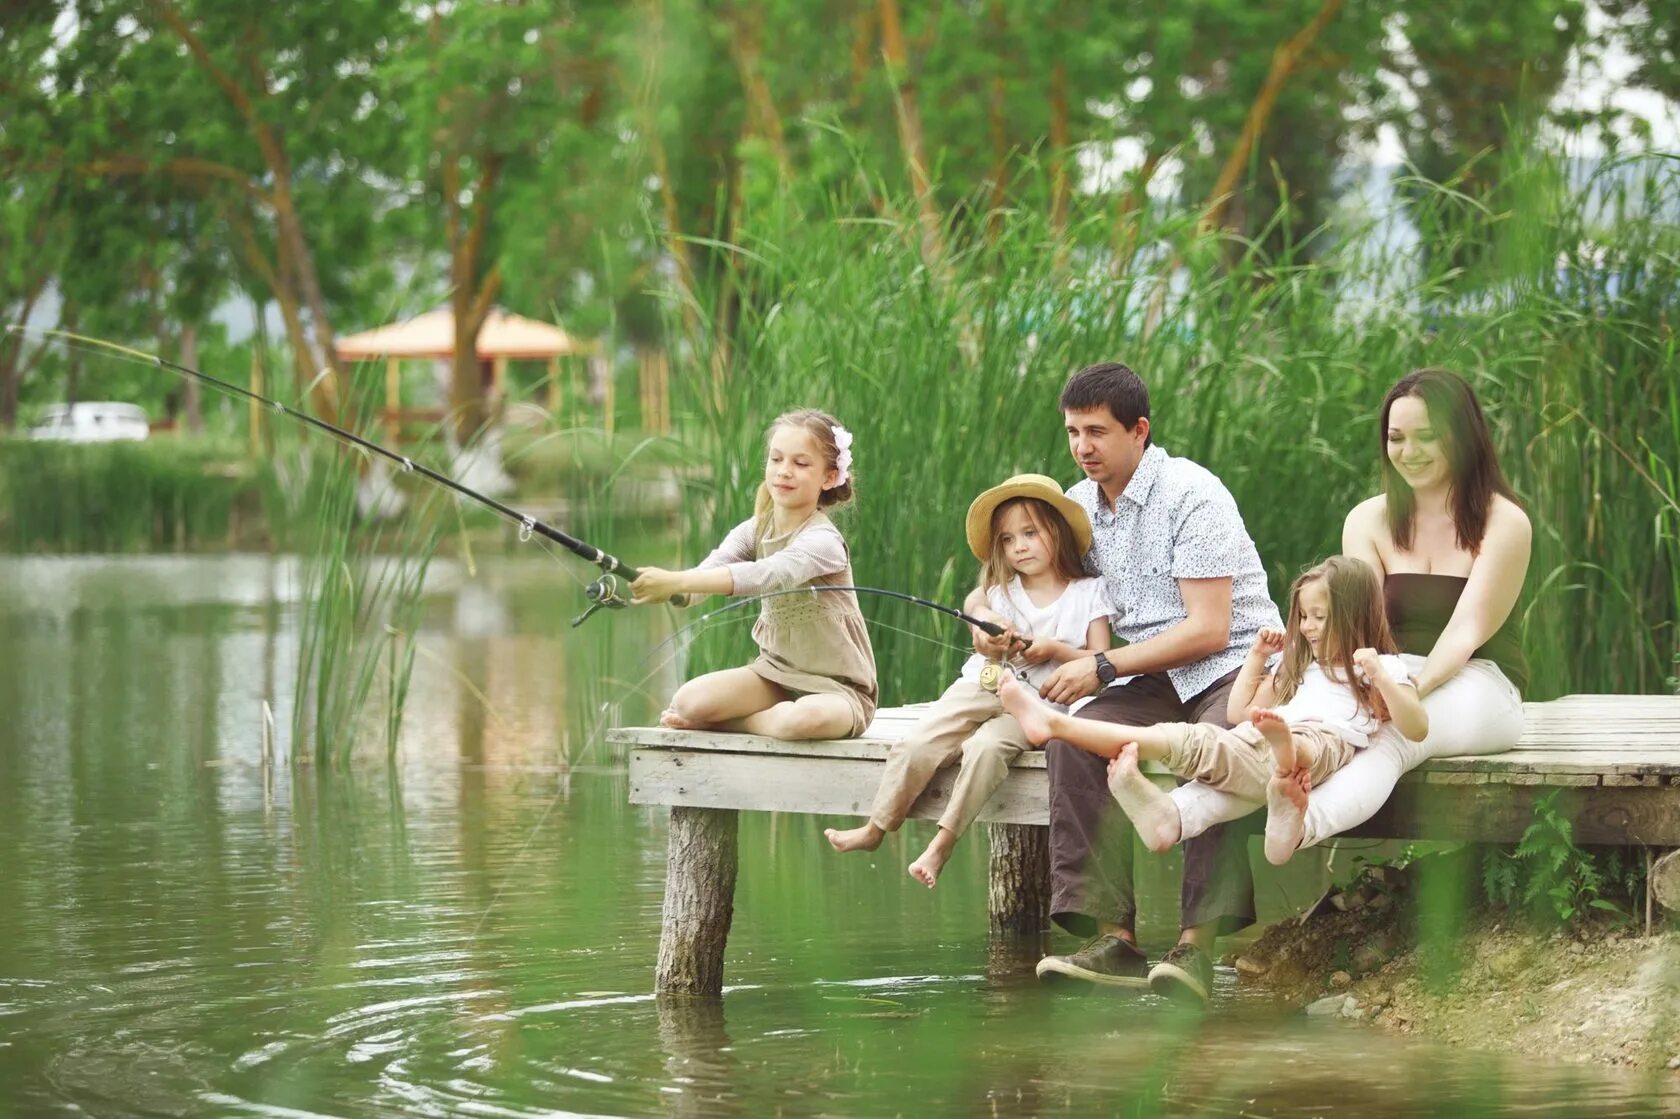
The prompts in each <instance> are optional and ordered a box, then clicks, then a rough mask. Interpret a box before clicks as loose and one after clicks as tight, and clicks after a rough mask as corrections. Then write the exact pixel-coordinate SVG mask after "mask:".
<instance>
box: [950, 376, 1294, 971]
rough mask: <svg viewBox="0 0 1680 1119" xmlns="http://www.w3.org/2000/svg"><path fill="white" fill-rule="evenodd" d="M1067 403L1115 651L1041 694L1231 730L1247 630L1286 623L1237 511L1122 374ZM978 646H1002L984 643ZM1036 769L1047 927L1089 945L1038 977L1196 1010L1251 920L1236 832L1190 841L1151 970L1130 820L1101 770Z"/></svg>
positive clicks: (1055, 762)
mask: <svg viewBox="0 0 1680 1119" xmlns="http://www.w3.org/2000/svg"><path fill="white" fill-rule="evenodd" d="M1061 407H1062V414H1063V416H1064V417H1065V419H1066V421H1067V434H1068V449H1069V450H1070V451H1072V452H1073V457H1074V461H1076V462H1077V463H1078V464H1079V466H1080V468H1081V469H1082V470H1084V472H1085V480H1084V481H1081V482H1078V483H1076V484H1075V485H1074V486H1073V487H1072V488H1070V489H1069V490H1068V491H1067V492H1068V496H1069V497H1071V498H1073V499H1074V500H1076V501H1078V502H1079V504H1080V505H1082V506H1084V508H1085V510H1086V512H1087V513H1089V514H1090V517H1091V526H1092V529H1093V532H1094V540H1093V545H1092V549H1091V551H1090V552H1089V553H1088V554H1087V555H1086V557H1085V566H1086V568H1087V569H1088V570H1089V571H1090V572H1091V573H1092V574H1093V575H1097V576H1099V577H1101V578H1102V579H1103V581H1104V582H1105V584H1106V585H1107V589H1108V592H1109V596H1110V598H1111V599H1112V600H1113V602H1114V603H1115V605H1116V607H1117V609H1118V613H1117V614H1115V616H1114V617H1113V618H1112V619H1111V624H1112V626H1113V630H1114V635H1115V636H1116V637H1117V638H1119V639H1120V640H1121V641H1123V642H1124V644H1122V645H1120V646H1119V647H1117V648H1113V649H1110V650H1108V651H1107V652H1106V653H1099V654H1097V655H1096V656H1093V657H1086V658H1084V659H1082V660H1076V661H1070V662H1068V663H1067V664H1064V665H1062V666H1061V668H1059V669H1058V670H1057V671H1056V673H1055V674H1054V675H1053V676H1051V678H1050V679H1049V680H1048V681H1046V682H1045V684H1044V686H1043V687H1042V688H1041V689H1040V691H1041V693H1042V694H1043V696H1044V698H1045V699H1047V700H1050V701H1051V702H1054V703H1063V704H1071V703H1074V702H1076V701H1078V700H1080V699H1083V698H1084V697H1087V696H1093V695H1094V696H1095V697H1096V698H1095V699H1092V700H1091V701H1090V703H1089V704H1087V705H1086V706H1084V707H1083V708H1081V709H1080V711H1079V714H1080V715H1082V716H1083V717H1085V718H1088V719H1103V720H1106V721H1109V722H1118V723H1126V724H1129V725H1132V726H1149V725H1152V724H1154V723H1159V722H1189V723H1196V722H1206V723H1217V724H1219V725H1220V726H1229V725H1230V723H1229V721H1228V720H1227V719H1226V718H1225V704H1226V699H1227V697H1228V696H1229V694H1230V690H1231V685H1232V684H1233V683H1234V682H1235V680H1236V677H1237V671H1238V670H1239V669H1240V668H1241V667H1242V663H1243V660H1244V659H1245V658H1246V657H1247V655H1248V650H1249V648H1250V646H1251V645H1252V644H1253V642H1254V636H1255V634H1256V633H1257V632H1258V631H1259V630H1260V629H1261V628H1262V627H1267V626H1270V627H1274V628H1278V629H1281V628H1282V627H1283V622H1282V620H1281V619H1280V618H1279V616H1278V610H1277V606H1276V605H1275V604H1273V602H1272V600H1271V598H1270V595H1269V593H1268V591H1267V587H1266V574H1265V571H1264V569H1263V568H1262V567H1261V566H1260V556H1259V554H1258V553H1257V552H1256V551H1255V547H1254V542H1253V541H1252V540H1251V539H1249V536H1248V530H1247V528H1246V527H1245V526H1244V525H1243V520H1242V514H1241V513H1239V512H1238V511H1237V504H1236V501H1235V500H1234V499H1233V498H1232V497H1231V494H1230V492H1229V491H1228V490H1226V488H1225V486H1224V485H1223V484H1222V483H1221V482H1220V481H1219V479H1218V478H1216V477H1214V475H1213V474H1212V473H1210V472H1209V471H1208V470H1206V469H1205V468H1203V467H1201V466H1198V465H1197V464H1196V463H1193V462H1191V461H1189V460H1188V459H1182V458H1174V457H1173V456H1172V455H1169V454H1168V453H1167V452H1166V451H1165V450H1163V449H1162V448H1160V447H1157V446H1154V445H1153V442H1152V440H1151V438H1150V426H1149V391H1148V389H1146V388H1145V387H1144V384H1143V381H1142V380H1141V379H1140V378H1139V377H1138V375H1137V374H1136V373H1134V372H1132V370H1131V369H1129V368H1127V367H1126V366H1124V365H1121V364H1119V363H1117V362H1116V363H1107V364H1102V365H1092V366H1088V367H1086V368H1085V369H1081V370H1080V371H1079V372H1077V373H1075V374H1074V375H1073V376H1072V377H1070V378H1068V382H1067V385H1066V386H1065V387H1064V388H1063V389H1062V398H1061ZM975 647H976V648H977V649H979V650H980V651H981V652H983V653H986V654H988V655H992V656H996V655H998V654H999V653H1000V652H1002V650H1003V644H1002V642H1000V641H993V640H992V639H989V638H987V637H986V636H985V634H983V633H981V632H979V631H976V633H975ZM1046 762H1047V765H1048V768H1049V776H1050V874H1051V899H1050V910H1051V916H1052V917H1053V918H1054V920H1055V921H1056V923H1057V924H1059V925H1061V926H1062V927H1063V928H1064V929H1067V930H1068V931H1069V932H1072V933H1076V934H1079V935H1082V936H1089V937H1091V939H1090V941H1089V942H1088V943H1086V944H1085V946H1084V947H1082V948H1081V949H1079V950H1078V951H1077V952H1074V953H1073V954H1072V955H1068V956H1047V957H1045V958H1044V959H1043V960H1041V961H1039V965H1038V975H1039V977H1040V978H1042V979H1045V980H1067V979H1074V980H1084V981H1086V982H1091V983H1100V984H1107V985H1111V986H1136V987H1141V986H1144V985H1146V984H1147V985H1148V986H1150V987H1152V988H1153V989H1154V990H1155V991H1156V992H1157V993H1160V994H1164V995H1169V996H1173V997H1178V998H1185V999H1193V1000H1195V1001H1198V1002H1202V1003H1205V1002H1206V1001H1207V999H1208V995H1209V993H1210V992H1211V990H1212V986H1213V963H1212V960H1211V958H1210V956H1209V952H1210V951H1211V949H1212V948H1213V942H1214V939H1215V938H1216V937H1218V936H1220V935H1223V934H1227V933H1231V932H1235V931H1236V930H1237V929H1240V928H1243V927H1244V926H1246V925H1249V924H1252V923H1253V921H1254V881H1253V878H1252V877H1251V875H1250V872H1249V867H1248V849H1247V832H1246V830H1244V828H1243V825H1242V824H1241V823H1240V822H1234V823H1232V824H1227V825H1224V826H1223V827H1221V828H1217V829H1213V830H1210V831H1208V832H1205V833H1203V834H1202V835H1200V836H1197V837H1196V838H1194V839H1191V840H1188V841H1186V842H1185V844H1184V885H1183V892H1182V894H1181V896H1180V927H1181V930H1182V931H1181V933H1180V937H1179V942H1178V944H1177V945H1176V946H1175V947H1173V948H1172V949H1171V950H1170V951H1168V952H1167V953H1166V955H1165V956H1164V957H1163V958H1162V959H1161V961H1160V962H1159V963H1157V964H1156V965H1155V966H1154V968H1150V967H1149V966H1148V958H1147V957H1146V956H1145V955H1144V954H1143V953H1142V952H1141V951H1140V950H1139V949H1138V947H1137V944H1136V939H1135V932H1134V930H1135V928H1136V917H1137V906H1136V901H1135V898H1134V895H1133V890H1132V858H1131V856H1132V829H1131V824H1130V822H1129V821H1128V820H1127V819H1126V816H1125V814H1124V813H1123V812H1121V811H1119V808H1118V806H1117V804H1116V803H1115V800H1114V798H1113V796H1112V795H1111V794H1110V793H1109V791H1108V783H1107V772H1106V763H1105V762H1104V761H1103V759H1101V758H1098V757H1096V756H1094V755H1092V754H1087V753H1085V752H1083V751H1081V750H1078V749H1076V748H1074V747H1072V746H1070V745H1068V744H1067V743H1065V742H1060V741H1052V742H1050V743H1049V744H1048V746H1047V748H1046ZM1228 829H1229V834H1227V832H1228Z"/></svg>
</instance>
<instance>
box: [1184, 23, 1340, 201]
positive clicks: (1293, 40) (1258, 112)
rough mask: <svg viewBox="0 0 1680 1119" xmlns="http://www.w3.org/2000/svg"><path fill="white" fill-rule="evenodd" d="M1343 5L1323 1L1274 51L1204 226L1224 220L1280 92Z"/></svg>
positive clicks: (1221, 174)
mask: <svg viewBox="0 0 1680 1119" xmlns="http://www.w3.org/2000/svg"><path fill="white" fill-rule="evenodd" d="M1341 8H1342V0H1324V5H1323V7H1321V8H1319V10H1318V14H1317V15H1316V16H1314V17H1313V20H1312V22H1311V23H1309V24H1307V25H1306V26H1305V27H1303V28H1301V30H1299V31H1297V32H1296V33H1295V34H1294V35H1292V36H1290V38H1289V39H1288V40H1287V41H1286V42H1284V43H1282V44H1280V45H1279V46H1278V48H1277V49H1276V50H1275V51H1273V52H1272V67H1271V70H1270V71H1268V72H1267V74H1266V80H1265V82H1264V83H1263V84H1262V85H1261V86H1260V94H1259V96H1257V97H1256V98H1255V99H1254V104H1253V105H1251V106H1249V110H1248V119H1246V120H1245V121H1243V126H1242V132H1241V134H1240V135H1238V137H1237V143H1236V146H1235V147H1233V148H1232V149H1231V154H1230V155H1229V156H1227V157H1226V159H1225V166H1224V167H1223V168H1221V169H1220V172H1219V179H1218V181H1216V182H1215V183H1214V184H1213V190H1212V192H1211V193H1209V195H1208V200H1207V204H1206V205H1205V206H1204V207H1203V210H1202V221H1201V225H1202V228H1203V229H1215V228H1218V227H1219V226H1220V225H1222V224H1223V223H1224V220H1225V209H1226V206H1227V205H1228V204H1229V202H1230V199H1231V193H1232V192H1233V191H1235V190H1236V188H1237V180H1238V179H1240V178H1241V177H1242V172H1243V168H1244V167H1245V166H1246V165H1247V164H1248V157H1249V153H1250V152H1252V151H1253V150H1254V146H1255V145H1256V144H1258V143H1259V142H1260V137H1261V136H1262V135H1263V134H1264V133H1265V131H1266V123H1267V122H1268V121H1269V120H1270V119H1271V116H1272V108H1273V106H1274V105H1276V104H1277V99H1278V94H1280V93H1282V92H1283V87H1284V86H1285V85H1287V84H1288V83H1289V79H1290V77H1291V75H1293V74H1294V73H1295V70H1296V69H1297V68H1298V67H1299V66H1300V64H1301V56H1302V55H1304V54H1306V53H1307V50H1308V49H1309V48H1310V47H1311V46H1312V45H1313V42H1314V41H1315V40H1316V39H1317V38H1318V36H1319V35H1320V34H1321V33H1322V32H1323V31H1324V29H1325V28H1326V27H1328V26H1329V25H1330V21H1331V20H1333V19H1335V18H1336V13H1337V12H1339V11H1341Z"/></svg>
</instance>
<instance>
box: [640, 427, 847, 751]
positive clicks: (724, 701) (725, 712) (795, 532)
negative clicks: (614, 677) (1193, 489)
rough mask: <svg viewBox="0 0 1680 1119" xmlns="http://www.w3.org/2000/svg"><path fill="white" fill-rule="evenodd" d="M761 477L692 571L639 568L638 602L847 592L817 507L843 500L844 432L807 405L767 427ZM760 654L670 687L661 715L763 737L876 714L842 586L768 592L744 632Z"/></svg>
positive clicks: (833, 531) (796, 734)
mask: <svg viewBox="0 0 1680 1119" xmlns="http://www.w3.org/2000/svg"><path fill="white" fill-rule="evenodd" d="M768 443H769V451H768V454H767V455H766V457H765V461H764V482H763V484H762V485H760V486H759V488H758V500H757V503H756V507H755V510H754V513H753V516H752V519H750V520H747V521H743V522H741V523H740V524H738V525H736V526H735V528H734V529H733V530H731V531H730V533H729V535H728V536H726V537H725V538H724V541H723V543H722V544H720V545H719V546H718V548H717V550H716V551H715V552H713V553H712V554H711V555H709V556H707V557H706V559H705V560H704V561H703V562H702V563H701V564H700V566H698V567H694V568H690V569H689V570H687V571H664V570H661V569H660V568H657V567H644V568H642V569H641V572H640V574H639V575H638V576H637V577H636V579H635V580H634V581H633V582H632V583H631V584H630V589H631V591H632V593H633V594H634V595H635V602H636V603H638V604H640V603H652V602H664V601H666V600H667V599H669V598H671V596H673V595H678V594H687V595H689V596H690V601H692V600H693V598H695V597H698V596H702V595H713V594H725V595H738V596H745V595H758V594H769V593H771V592H776V591H782V590H787V589H789V588H794V587H803V586H810V585H822V584H826V585H829V586H836V587H845V586H849V585H850V584H851V582H852V570H851V557H850V553H849V552H848V550H847V548H846V541H845V539H844V538H843V537H841V535H840V530H839V529H837V528H835V527H834V523H833V522H832V521H830V520H829V519H828V516H827V514H826V513H824V510H826V509H829V508H832V507H833V506H836V505H840V504H842V503H844V502H847V501H850V500H851V499H852V434H851V432H849V431H847V430H846V429H845V428H843V427H841V426H840V425H839V424H838V423H837V422H835V419H834V417H832V416H830V415H828V414H827V413H825V412H819V411H816V410H815V409H805V410H803V411H798V412H789V413H788V414H786V415H784V416H780V417H778V418H777V419H776V422H775V423H773V424H771V425H770V430H769V433H768ZM753 640H754V641H755V642H756V643H757V644H758V649H759V653H758V657H757V659H755V660H754V661H753V662H752V663H751V664H748V665H746V666H745V667H742V668H730V669H725V670H723V671H721V672H711V673H707V674H706V675H705V676H701V677H698V678H697V679H694V680H690V681H689V682H688V683H686V684H684V685H683V686H682V687H680V688H678V689H677V694H676V695H675V696H674V697H672V699H671V705H670V707H668V708H667V709H666V710H665V713H664V714H663V715H662V716H661V717H660V722H661V723H663V724H664V725H665V726H668V727H675V728H677V729H704V728H714V729H720V730H735V731H745V732H747V733H750V734H763V735H769V736H770V737H772V738H785V739H810V738H851V737H854V736H856V735H859V734H862V733H863V732H864V730H865V729H867V728H868V726H869V723H870V720H871V719H873V718H874V717H875V704H876V685H875V651H874V650H873V649H872V648H871V647H870V645H869V633H868V631H867V630H865V628H864V624H863V614H862V613H861V612H860V611H859V610H858V603H857V596H856V595H855V594H853V593H852V592H851V591H849V590H844V591H831V592H827V593H823V594H816V593H813V594H810V595H803V594H799V595H775V596H774V597H769V598H766V599H765V600H764V604H763V608H762V610H761V612H760V613H759V617H758V623H757V624H756V625H755V626H754V627H753Z"/></svg>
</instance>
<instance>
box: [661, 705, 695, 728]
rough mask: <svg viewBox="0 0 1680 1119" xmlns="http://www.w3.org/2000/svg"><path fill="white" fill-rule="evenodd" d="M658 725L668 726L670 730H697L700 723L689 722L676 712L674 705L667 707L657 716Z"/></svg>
mask: <svg viewBox="0 0 1680 1119" xmlns="http://www.w3.org/2000/svg"><path fill="white" fill-rule="evenodd" d="M659 725H660V726H662V727H670V728H671V729H672V730H699V729H700V724H699V723H696V722H691V721H690V720H688V719H685V718H683V717H682V716H681V715H679V714H677V709H676V708H675V707H667V708H666V709H665V710H664V711H663V712H661V713H660V716H659Z"/></svg>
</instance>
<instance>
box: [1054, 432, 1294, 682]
mask: <svg viewBox="0 0 1680 1119" xmlns="http://www.w3.org/2000/svg"><path fill="white" fill-rule="evenodd" d="M1067 495H1068V496H1069V497H1071V498H1073V499H1074V500H1075V501H1077V502H1079V504H1080V505H1081V506H1082V507H1083V508H1084V509H1085V512H1086V513H1087V514H1089V515H1090V518H1091V529H1092V547H1091V550H1090V551H1089V552H1088V553H1086V555H1085V569H1086V570H1087V571H1089V572H1090V573H1091V574H1092V575H1095V576H1097V577H1099V578H1101V579H1102V580H1103V582H1104V583H1105V584H1106V585H1107V587H1108V596H1109V598H1110V600H1111V601H1112V602H1113V603H1114V607H1115V613H1114V615H1113V622H1112V625H1113V628H1114V635H1115V636H1116V637H1118V638H1120V640H1122V641H1124V642H1126V643H1127V644H1135V643H1137V642H1139V641H1147V640H1148V639H1149V638H1151V637H1155V636H1157V635H1158V634H1160V633H1163V632H1165V631H1166V630H1169V629H1171V628H1172V627H1173V626H1175V625H1177V624H1178V623H1180V622H1182V621H1184V619H1185V618H1186V617H1188V616H1189V615H1188V613H1187V611H1186V610H1185V608H1184V596H1183V595H1182V594H1181V593H1179V589H1178V581H1179V580H1180V579H1220V578H1229V579H1230V580H1231V640H1230V642H1229V644H1227V645H1226V647H1225V649H1224V651H1223V652H1219V653H1215V654H1213V655H1212V656H1209V657H1204V658H1203V659H1201V660H1199V661H1192V662H1191V663H1190V664H1186V665H1181V666H1180V667H1178V668H1170V669H1168V670H1167V676H1168V678H1169V679H1171V680H1172V685H1173V690H1174V691H1176V692H1177V693H1178V697H1179V698H1180V699H1183V700H1188V699H1190V698H1192V697H1193V696H1196V695H1199V694H1200V693H1202V692H1204V691H1206V690H1207V688H1208V687H1209V686H1210V685H1211V684H1212V683H1213V682H1214V681H1215V680H1218V679H1219V678H1220V677H1221V676H1224V675H1225V674H1226V673H1228V672H1231V671H1233V670H1235V669H1238V668H1241V667H1242V663H1243V660H1244V658H1246V657H1247V656H1248V650H1249V649H1250V647H1252V646H1253V644H1254V637H1255V634H1257V633H1259V632H1260V630H1261V629H1263V628H1265V627H1267V626H1271V627H1273V628H1275V629H1282V628H1283V621H1282V619H1281V618H1280V617H1279V616H1278V608H1277V605H1276V604H1275V603H1274V602H1272V599H1271V595H1270V594H1269V592H1268V591H1267V589H1266V572H1265V569H1264V568H1263V567H1261V566H1260V553H1259V552H1258V551H1256V550H1255V547H1254V541H1253V540H1251V539H1249V535H1248V528H1247V527H1246V526H1245V525H1244V524H1243V519H1242V514H1241V513H1240V512H1238V511H1237V502H1236V499H1235V498H1233V497H1232V496H1231V493H1230V491H1229V490H1227V489H1226V488H1225V484H1224V483H1223V482H1221V481H1220V480H1219V479H1218V478H1216V477H1214V475H1213V473H1212V472H1211V471H1209V470H1208V469H1206V468H1205V467H1202V466H1198V465H1197V464H1196V463H1193V462H1191V461H1190V460H1189V459H1183V458H1174V457H1173V456H1172V455H1169V454H1167V452H1166V451H1164V450H1162V449H1161V448H1160V447H1158V446H1155V447H1150V448H1149V449H1148V450H1146V451H1144V452H1143V457H1142V458H1141V459H1140V460H1139V461H1138V466H1137V471H1136V472H1135V473H1134V474H1133V475H1132V480H1131V481H1130V482H1129V483H1127V485H1126V490H1125V492H1124V493H1122V494H1121V495H1120V500H1119V501H1118V502H1116V503H1115V507H1114V508H1113V509H1110V508H1109V507H1108V503H1107V502H1105V501H1104V500H1103V497H1102V490H1101V489H1100V488H1099V487H1098V486H1097V484H1096V483H1095V482H1093V481H1091V480H1090V479H1089V478H1087V479H1085V480H1084V481H1082V482H1077V483H1075V484H1074V485H1073V486H1072V487H1070V488H1069V489H1068V491H1067ZM1124 679H1129V677H1127V678H1124ZM1119 682H1122V681H1116V683H1119Z"/></svg>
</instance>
